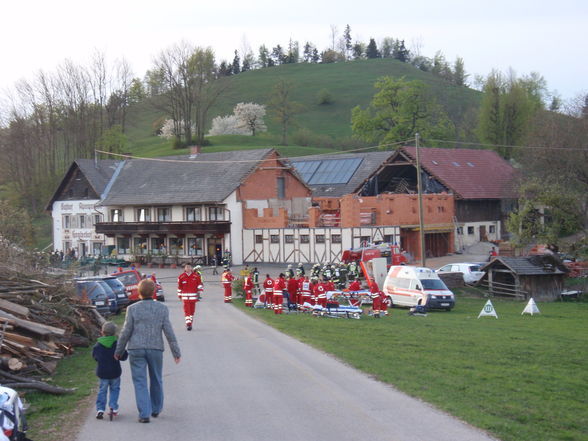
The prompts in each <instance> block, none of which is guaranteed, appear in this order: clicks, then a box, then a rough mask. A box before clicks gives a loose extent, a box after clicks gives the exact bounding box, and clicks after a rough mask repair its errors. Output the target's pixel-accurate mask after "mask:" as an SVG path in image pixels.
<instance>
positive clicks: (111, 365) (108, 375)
mask: <svg viewBox="0 0 588 441" xmlns="http://www.w3.org/2000/svg"><path fill="white" fill-rule="evenodd" d="M114 351H116V325H115V324H114V323H112V322H106V323H104V325H102V337H99V338H98V343H96V345H94V349H93V350H92V357H94V360H96V361H97V362H98V366H96V375H97V376H98V378H99V379H100V383H99V387H98V396H97V397H96V411H97V413H96V418H97V419H99V420H101V419H102V418H104V412H105V410H106V398H107V396H108V395H110V396H109V397H108V398H109V399H108V405H109V406H110V411H111V412H112V415H113V416H116V415H117V414H118V396H119V394H120V376H121V374H122V369H121V367H120V361H119V360H117V359H115V358H114ZM127 357H128V354H127V351H125V352H124V354H123V356H122V357H121V360H126V359H127ZM109 390H110V394H109Z"/></svg>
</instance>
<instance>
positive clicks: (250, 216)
mask: <svg viewBox="0 0 588 441" xmlns="http://www.w3.org/2000/svg"><path fill="white" fill-rule="evenodd" d="M273 213H274V209H273V208H264V209H263V216H262V217H259V216H258V213H257V208H245V209H243V228H286V227H287V226H288V212H287V211H286V209H284V208H280V209H278V215H277V216H274V215H273Z"/></svg>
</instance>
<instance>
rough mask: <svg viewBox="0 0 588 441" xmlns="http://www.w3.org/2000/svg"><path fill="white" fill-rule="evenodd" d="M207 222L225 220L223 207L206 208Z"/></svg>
mask: <svg viewBox="0 0 588 441" xmlns="http://www.w3.org/2000/svg"><path fill="white" fill-rule="evenodd" d="M208 220H211V221H215V220H225V210H224V209H223V207H208Z"/></svg>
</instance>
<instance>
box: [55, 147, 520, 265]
mask: <svg viewBox="0 0 588 441" xmlns="http://www.w3.org/2000/svg"><path fill="white" fill-rule="evenodd" d="M421 156H422V157H423V160H422V163H423V167H422V174H423V182H424V185H423V188H424V197H423V206H424V220H425V239H426V250H427V254H428V256H441V255H445V254H447V253H449V252H453V251H454V250H455V249H456V248H459V247H460V246H464V245H465V244H469V243H474V241H477V240H493V239H499V238H500V234H501V231H502V228H501V225H500V223H501V220H502V218H503V216H504V214H505V212H506V208H505V207H507V206H508V204H509V203H510V201H511V198H512V197H513V194H512V191H511V189H512V185H511V186H510V187H509V185H508V182H510V181H509V180H510V179H512V177H513V175H514V171H513V169H512V167H510V165H509V164H508V163H507V162H505V161H503V160H501V159H500V158H499V157H498V156H497V155H495V154H494V153H493V152H487V151H481V150H445V149H422V155H421ZM80 164H83V167H81V166H80ZM96 176H100V179H97V178H96ZM489 176H490V177H489ZM492 176H493V178H492ZM94 181H99V183H100V185H98V184H94V186H93V187H92V189H93V190H88V192H87V193H86V191H85V186H84V185H85V184H84V183H85V182H88V183H89V182H94ZM88 186H89V184H88ZM82 187H84V188H82ZM94 187H95V189H94ZM76 188H77V189H78V190H75V189H76ZM72 189H74V192H73V193H72V192H71V191H70V190H72ZM80 192H81V194H87V195H88V198H91V199H88V201H87V202H86V203H87V204H90V202H91V204H92V213H93V216H94V218H93V219H92V222H91V224H90V226H91V229H90V231H91V233H92V234H94V236H92V241H93V242H91V243H90V239H87V241H86V242H84V241H80V242H79V243H78V245H77V246H78V247H82V248H83V249H84V250H85V251H86V252H88V250H91V252H92V253H96V252H97V251H98V250H99V249H100V246H108V247H109V248H108V249H109V250H112V249H114V250H116V253H117V254H119V255H121V256H124V257H126V258H132V257H136V256H139V257H141V256H144V258H145V259H148V258H153V256H159V257H160V258H161V257H164V258H165V257H167V258H175V259H176V260H182V261H183V260H188V259H189V260H191V261H193V262H199V263H211V262H212V260H213V259H217V261H218V260H219V259H220V258H221V256H222V255H223V253H224V252H225V250H228V251H230V252H231V254H232V258H233V262H234V263H236V264H239V263H242V262H251V263H255V262H304V263H310V262H327V261H338V260H340V259H341V256H342V253H343V251H344V250H346V249H349V248H353V247H358V246H360V245H361V244H362V243H368V242H372V243H373V242H390V243H398V244H400V246H401V247H402V248H404V249H405V250H407V251H408V252H411V253H412V254H413V255H415V256H416V257H419V256H418V252H419V246H418V235H419V214H418V198H417V194H416V193H417V192H416V168H415V161H414V149H413V148H411V147H404V148H401V149H400V150H398V151H395V152H370V153H343V154H336V155H335V154H332V155H316V156H305V157H296V158H292V159H290V160H286V159H283V158H280V156H279V154H278V153H277V152H276V151H275V150H273V149H258V150H248V151H233V152H219V153H198V151H194V152H193V154H192V155H190V156H183V157H182V156H177V157H169V158H157V159H152V160H151V159H137V158H133V159H130V158H129V159H125V160H123V161H118V162H115V161H89V160H87V161H85V162H84V161H76V163H74V165H72V169H71V170H70V172H68V174H66V176H65V177H64V180H63V182H62V183H61V185H60V186H59V188H58V190H57V191H56V193H55V195H54V197H53V198H52V202H51V204H50V205H51V209H52V210H53V217H54V224H55V225H57V224H58V223H59V222H62V223H63V222H64V218H63V212H62V211H60V210H61V205H60V204H61V203H65V202H68V198H70V197H78V198H79V197H80V196H79V195H78V193H80ZM84 225H85V226H88V224H87V223H85V224H84ZM57 226H59V225H57ZM57 226H56V227H55V228H57ZM55 231H57V229H56V230H55ZM54 234H55V233H54ZM98 238H102V242H101V243H102V245H100V246H99V243H100V242H99V239H98ZM466 239H467V240H466ZM55 243H56V244H59V243H64V245H69V244H68V243H65V242H64V239H61V238H59V237H57V236H56V240H55ZM82 244H83V245H82ZM71 246H76V245H75V244H73V243H72V244H71Z"/></svg>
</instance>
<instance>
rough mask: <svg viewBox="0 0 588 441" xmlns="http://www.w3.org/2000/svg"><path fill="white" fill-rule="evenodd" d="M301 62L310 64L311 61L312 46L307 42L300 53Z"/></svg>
mask: <svg viewBox="0 0 588 441" xmlns="http://www.w3.org/2000/svg"><path fill="white" fill-rule="evenodd" d="M302 57H303V61H304V62H305V63H310V62H311V61H312V45H311V44H310V43H309V42H308V41H307V42H306V44H305V45H304V52H303V53H302Z"/></svg>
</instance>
